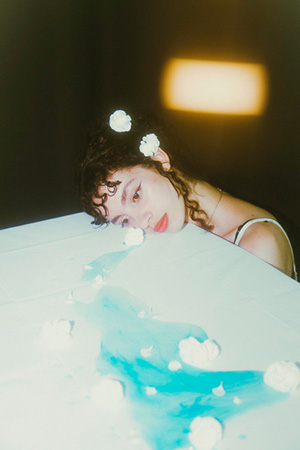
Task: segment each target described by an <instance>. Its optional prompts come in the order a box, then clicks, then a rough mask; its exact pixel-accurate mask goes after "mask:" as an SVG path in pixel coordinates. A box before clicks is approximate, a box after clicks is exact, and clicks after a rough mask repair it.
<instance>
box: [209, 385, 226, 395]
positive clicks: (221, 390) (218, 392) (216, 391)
mask: <svg viewBox="0 0 300 450" xmlns="http://www.w3.org/2000/svg"><path fill="white" fill-rule="evenodd" d="M212 392H213V394H214V395H216V396H217V397H223V396H224V395H225V394H226V392H225V390H224V388H223V383H221V384H220V385H219V386H218V387H215V388H213V389H212Z"/></svg>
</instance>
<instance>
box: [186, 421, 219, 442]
mask: <svg viewBox="0 0 300 450" xmlns="http://www.w3.org/2000/svg"><path fill="white" fill-rule="evenodd" d="M190 429H191V432H190V433H189V439H190V441H191V444H192V445H193V446H194V447H195V449H196V450H212V449H213V448H214V447H215V445H216V443H217V442H219V441H220V440H221V439H222V435H223V429H222V425H221V423H220V422H219V421H218V420H216V419H215V418H214V417H200V416H198V417H196V418H195V419H194V420H193V421H192V423H191V425H190Z"/></svg>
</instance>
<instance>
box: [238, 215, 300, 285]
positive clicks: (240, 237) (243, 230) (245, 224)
mask: <svg viewBox="0 0 300 450" xmlns="http://www.w3.org/2000/svg"><path fill="white" fill-rule="evenodd" d="M256 222H272V223H275V225H277V226H278V227H279V228H280V229H281V230H282V231H283V233H284V235H285V237H286V238H287V241H288V243H289V246H290V249H291V252H292V256H293V270H294V277H295V280H297V270H296V263H295V256H294V252H293V247H292V244H291V241H290V239H289V237H288V235H287V234H286V231H285V230H284V228H283V227H282V226H281V225H280V223H279V222H277V220H275V219H271V218H269V217H258V218H256V219H250V220H248V221H247V222H246V223H244V225H242V226H241V228H240V230H239V231H238V234H237V236H236V239H235V241H234V244H235V245H239V243H240V241H241V239H242V237H243V235H244V233H245V231H246V230H247V228H248V227H250V226H251V225H252V224H253V223H256Z"/></svg>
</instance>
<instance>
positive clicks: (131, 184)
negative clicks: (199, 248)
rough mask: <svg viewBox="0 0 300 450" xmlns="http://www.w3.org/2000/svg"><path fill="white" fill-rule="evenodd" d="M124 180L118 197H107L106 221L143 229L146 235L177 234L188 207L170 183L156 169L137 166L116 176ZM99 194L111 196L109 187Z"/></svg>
mask: <svg viewBox="0 0 300 450" xmlns="http://www.w3.org/2000/svg"><path fill="white" fill-rule="evenodd" d="M117 180H119V181H121V183H120V184H119V185H118V186H117V190H116V192H115V194H113V195H111V196H109V194H108V196H107V200H106V203H105V205H106V207H107V209H108V214H107V216H106V218H107V219H108V220H109V221H110V222H112V223H114V224H117V225H122V226H126V227H134V228H142V229H143V230H144V232H145V233H154V232H159V233H163V232H165V231H167V232H176V231H179V230H181V228H182V227H183V226H184V223H185V205H184V200H183V197H182V196H179V197H178V195H177V192H176V191H175V189H174V187H173V186H172V184H171V183H170V181H169V180H168V179H167V178H165V177H163V176H162V175H160V174H159V173H158V172H157V171H156V170H155V169H150V168H145V167H142V166H135V167H133V168H130V169H124V170H120V171H117V172H115V173H114V175H113V176H112V178H111V179H110V181H117ZM99 193H100V194H104V193H108V191H107V187H106V186H105V187H101V188H100V192H99Z"/></svg>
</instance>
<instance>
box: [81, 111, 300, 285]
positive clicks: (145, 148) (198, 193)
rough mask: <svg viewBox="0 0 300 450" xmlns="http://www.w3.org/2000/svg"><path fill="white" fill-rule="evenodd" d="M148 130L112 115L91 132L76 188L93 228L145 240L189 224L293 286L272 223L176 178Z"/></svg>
mask: <svg viewBox="0 0 300 450" xmlns="http://www.w3.org/2000/svg"><path fill="white" fill-rule="evenodd" d="M153 131H156V130H154V129H153V128H152V126H151V125H150V124H149V123H148V122H147V121H146V120H145V119H144V118H141V117H139V116H135V117H134V118H133V120H131V117H130V116H129V115H128V114H126V113H125V112H124V111H122V110H117V111H115V113H113V114H112V115H111V116H110V118H109V120H107V123H106V124H104V125H102V126H100V127H98V128H96V129H95V131H94V132H93V133H92V135H91V138H90V141H89V145H88V148H87V150H86V151H85V152H84V154H83V155H82V156H81V158H80V160H79V165H78V171H77V185H78V189H79V193H80V198H81V202H82V205H83V208H84V210H85V211H86V212H87V213H88V214H90V215H92V216H93V217H94V222H93V223H96V224H98V225H102V224H104V223H110V222H112V223H113V224H118V225H122V226H131V227H139V228H142V229H143V230H144V232H145V233H154V232H160V233H163V232H176V231H179V230H180V229H181V228H182V227H184V225H185V224H186V223H192V224H195V225H197V226H199V227H201V228H203V229H205V230H207V231H210V232H212V233H214V234H216V235H218V236H220V237H222V238H224V239H226V240H228V241H229V242H232V243H233V244H235V245H239V246H240V247H242V248H244V249H245V250H247V251H249V252H251V253H253V254H254V255H256V256H258V257H259V258H261V259H263V260H264V261H266V262H267V263H269V264H271V265H273V266H274V267H276V268H277V269H279V270H281V271H282V272H283V273H285V274H287V275H289V276H291V277H293V278H295V279H296V268H295V263H294V255H293V250H292V247H291V244H290V241H289V239H288V237H287V235H286V233H285V231H284V230H283V229H282V227H281V225H280V224H279V223H278V222H277V221H276V219H275V217H274V216H273V215H272V214H270V213H269V212H267V211H266V210H264V209H262V208H259V207H257V206H254V205H252V204H250V203H248V202H245V201H243V200H239V199H237V198H234V197H232V196H230V195H229V194H227V193H225V192H223V191H222V190H221V189H219V188H215V187H213V186H211V185H210V184H208V183H206V182H204V181H200V180H194V179H192V178H189V177H188V176H186V175H185V174H183V173H182V172H180V171H179V170H178V169H176V168H175V167H173V165H172V164H171V160H170V157H169V155H168V154H167V153H166V152H165V151H164V149H165V148H166V147H167V142H165V143H164V142H163V141H162V139H163V137H162V136H163V135H162V132H161V131H158V132H157V131H156V133H157V134H154V133H153ZM158 136H159V138H158ZM165 145H166V147H165Z"/></svg>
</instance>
